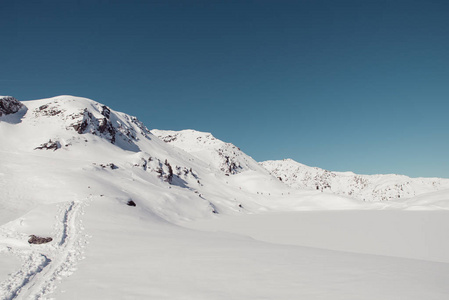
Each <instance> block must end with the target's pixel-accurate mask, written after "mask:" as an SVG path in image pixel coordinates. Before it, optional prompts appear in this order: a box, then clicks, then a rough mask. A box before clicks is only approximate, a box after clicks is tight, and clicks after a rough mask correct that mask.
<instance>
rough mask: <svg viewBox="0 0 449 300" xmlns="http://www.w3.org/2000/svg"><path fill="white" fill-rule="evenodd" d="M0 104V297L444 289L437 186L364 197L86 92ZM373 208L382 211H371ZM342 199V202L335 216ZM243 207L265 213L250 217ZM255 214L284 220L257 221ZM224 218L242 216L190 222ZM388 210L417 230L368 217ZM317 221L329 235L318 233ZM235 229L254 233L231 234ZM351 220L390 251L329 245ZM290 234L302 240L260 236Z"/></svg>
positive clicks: (358, 294) (370, 295) (412, 294)
mask: <svg viewBox="0 0 449 300" xmlns="http://www.w3.org/2000/svg"><path fill="white" fill-rule="evenodd" d="M0 112H1V115H0V138H1V141H2V142H1V143H0V191H1V193H0V299H8V300H9V299H48V298H52V299H99V298H106V299H124V298H128V299H151V298H154V299H211V300H215V299H261V298H265V299H301V298H307V299H323V297H324V298H328V295H329V293H331V294H332V297H333V298H334V299H388V298H400V297H405V298H407V299H430V298H431V297H433V299H438V298H439V299H444V297H445V296H446V295H447V293H448V292H449V290H448V289H447V285H446V284H445V281H444V279H445V278H447V276H448V275H449V268H448V266H447V262H448V261H449V258H448V257H447V253H449V251H447V250H448V248H449V246H447V245H446V243H445V242H444V241H445V240H446V239H444V238H443V237H445V234H446V232H445V231H444V230H443V229H444V228H446V226H445V225H446V223H445V222H446V221H444V220H447V219H448V218H447V217H446V216H447V215H446V212H445V210H444V209H445V208H447V203H448V200H447V199H448V195H449V193H447V192H446V191H444V190H441V191H437V192H434V193H430V194H423V195H420V196H419V197H416V198H413V199H410V200H404V199H402V198H401V199H400V200H395V201H389V202H383V203H379V202H373V203H369V202H363V201H360V200H357V199H352V198H350V197H348V196H346V195H335V194H332V193H323V192H321V191H320V190H316V188H312V189H297V188H293V187H290V186H288V185H287V184H286V182H285V181H284V182H283V181H281V180H279V179H278V178H276V177H275V176H273V175H272V174H270V172H268V171H267V170H266V169H265V168H264V167H263V166H261V165H259V164H258V163H257V162H255V161H254V160H253V159H252V158H251V157H249V156H248V155H246V154H245V153H243V152H242V151H241V150H240V149H239V148H238V147H236V146H234V145H232V144H229V143H225V142H222V141H220V140H218V139H216V138H214V137H213V136H212V135H211V134H209V133H202V132H196V131H192V130H186V131H181V132H172V131H161V130H152V131H150V130H149V129H148V128H147V127H146V126H145V125H144V124H142V123H141V122H140V121H139V120H138V119H137V118H135V117H133V116H130V115H127V114H125V113H121V112H117V111H114V110H113V109H112V108H110V107H108V106H106V105H104V104H101V103H98V102H95V101H93V100H90V99H86V98H80V97H74V96H58V97H53V98H48V99H40V100H32V101H18V100H17V99H15V98H13V97H9V96H2V97H0ZM429 190H430V189H429ZM387 209H388V210H390V211H391V212H392V215H390V219H388V220H391V221H388V220H387V221H385V219H384V218H383V216H384V215H383V214H381V213H382V212H383V211H384V210H387ZM342 210H347V211H351V212H353V213H354V214H349V215H350V217H349V218H344V220H343V221H338V222H337V223H336V222H335V220H337V219H338V218H339V217H338V216H340V212H341V211H342ZM409 210H415V211H418V214H417V215H415V214H414V215H413V216H411V215H409V214H408V212H409ZM423 210H430V211H427V212H426V214H425V215H424V216H426V218H424V219H423V220H425V222H424V221H422V218H421V216H423V212H422V211H423ZM361 211H370V212H372V213H373V214H370V215H369V217H370V218H372V219H371V220H373V221H372V222H371V223H370V224H373V227H366V226H367V224H366V223H364V222H360V221H359V220H360V218H361V217H360V215H359V214H360V213H361ZM399 211H400V212H401V213H398V212H399ZM251 216H258V217H260V218H262V219H261V224H265V225H264V226H259V225H256V226H254V225H251V223H250V221H251ZM269 216H274V218H275V219H279V220H281V223H282V222H284V221H285V222H286V223H285V224H284V225H282V224H281V223H279V222H277V223H276V224H272V223H267V222H266V221H267V220H268V219H267V218H269ZM231 217H234V218H237V219H238V220H239V222H242V221H243V224H242V223H238V222H231V224H232V226H234V228H233V229H232V230H227V229H222V228H217V230H215V231H214V230H213V231H210V230H211V229H213V226H209V225H207V224H206V225H204V226H202V225H201V224H202V223H201V222H203V221H210V222H215V221H217V222H219V221H220V220H221V221H223V220H232V219H228V218H231ZM410 217H411V218H412V219H410ZM398 218H399V220H406V221H407V222H401V224H404V226H403V227H401V228H399V229H398V230H399V231H398V234H400V236H401V237H402V236H408V235H410V230H409V228H410V227H409V226H408V225H409V224H414V225H415V226H417V225H418V226H419V228H420V232H422V234H416V235H411V237H410V238H408V239H407V240H406V241H404V242H403V241H402V240H400V239H398V238H396V236H394V235H388V236H387V238H388V239H386V238H385V234H383V228H386V227H387V228H391V227H394V228H397V226H390V225H392V222H393V221H394V222H396V221H397V220H398ZM237 219H236V220H237ZM310 219H313V220H315V221H314V223H313V222H312V221H310V222H309V221H307V220H310ZM429 219H430V220H432V221H433V223H432V222H428V220H429ZM301 222H302V223H301ZM377 223H379V224H380V223H382V224H383V226H384V227H382V226H374V225H375V224H377ZM429 223H432V225H431V226H430V225H429ZM214 224H219V223H214ZM236 224H242V225H236ZM268 224H269V225H268ZM329 224H332V226H331V227H332V228H333V231H332V232H331V234H327V233H326V232H327V231H324V233H323V234H322V233H319V232H321V231H320V228H327V227H329ZM353 224H358V226H352V225H353ZM416 224H417V225H416ZM196 226H197V227H198V228H195V227H196ZM251 228H256V229H257V228H259V230H258V233H259V234H261V235H263V237H259V236H257V235H254V236H253V235H251V234H249V233H248V234H247V233H246V232H247V231H248V229H251ZM339 228H342V231H340V232H335V231H336V230H337V231H338V230H339ZM363 228H365V230H366V231H369V232H371V233H372V236H374V237H375V240H373V241H372V242H373V243H374V244H376V245H384V244H386V245H392V247H385V248H380V247H379V249H376V248H375V247H374V248H370V249H367V247H357V245H356V244H357V243H352V244H351V243H348V244H346V245H344V246H345V247H340V246H341V245H337V246H338V247H337V246H335V245H334V244H332V243H331V242H332V240H333V239H334V240H335V237H347V236H351V235H352V234H359V235H360V234H361V233H360V232H358V233H357V232H355V230H362V229H363ZM208 231H209V232H208ZM297 233H298V234H301V235H302V236H306V237H308V238H309V240H308V242H310V244H307V243H305V244H303V243H302V242H301V241H300V242H297V241H296V240H297V239H295V238H289V239H288V241H287V242H278V240H276V238H275V239H274V240H273V237H282V236H283V235H285V234H291V235H296V234H297ZM373 233H375V234H373ZM343 240H344V238H343ZM424 241H425V242H424ZM36 242H39V243H40V242H43V243H42V244H35V243H36ZM314 243H315V244H314ZM395 243H396V244H395ZM404 245H406V246H407V247H405V246H404ZM435 245H439V246H438V247H436V246H435ZM400 246H402V247H400ZM428 246H429V247H432V248H431V249H428V248H426V247H428ZM313 247H317V248H313ZM318 248H322V249H318ZM393 248H394V249H396V250H397V251H396V252H394V251H392V250H390V249H393ZM398 249H400V250H401V251H399V250H398ZM337 250H338V251H337ZM412 250H413V251H412ZM342 251H345V252H342ZM410 258H413V259H410ZM323 262H325V263H324V264H323ZM359 278H363V280H359ZM440 281H441V284H439V285H438V284H436V283H435V282H437V283H438V282H440ZM366 282H367V283H369V284H366ZM429 297H430V298H429Z"/></svg>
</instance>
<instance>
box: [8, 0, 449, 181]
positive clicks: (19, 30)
mask: <svg viewBox="0 0 449 300" xmlns="http://www.w3.org/2000/svg"><path fill="white" fill-rule="evenodd" d="M0 11H2V17H1V18H0V37H1V47H0V68H1V74H0V94H3V95H5V94H6V95H12V96H15V97H16V98H18V99H19V100H30V99H39V98H45V97H51V96H56V95H62V94H69V95H76V96H83V97H87V98H91V99H94V100H96V101H99V102H101V103H104V104H106V105H108V106H110V107H111V108H113V109H115V110H119V111H123V112H126V113H128V114H131V115H135V116H137V117H138V118H139V119H140V120H142V121H143V122H144V123H145V124H146V125H147V126H148V127H149V128H159V129H173V130H181V129H196V130H200V131H207V132H212V133H213V134H214V135H215V136H216V137H217V138H220V139H222V140H225V141H228V142H232V143H234V144H236V145H237V146H239V147H240V148H241V149H242V150H243V151H245V152H246V153H247V154H249V155H251V156H252V157H253V158H254V159H256V160H258V161H262V160H268V159H282V158H292V159H294V160H296V161H299V162H302V163H304V164H307V165H311V166H318V167H322V168H326V169H330V170H336V171H347V170H351V171H354V172H356V173H363V174H374V173H398V174H406V175H409V176H414V177H417V176H427V177H434V176H437V177H447V178H449V155H448V154H449V133H448V131H449V97H448V96H449V2H448V1H413V0H410V1H394V0H390V1H319V0H317V1H212V0H209V1H105V0H103V1H96V0H89V1H0Z"/></svg>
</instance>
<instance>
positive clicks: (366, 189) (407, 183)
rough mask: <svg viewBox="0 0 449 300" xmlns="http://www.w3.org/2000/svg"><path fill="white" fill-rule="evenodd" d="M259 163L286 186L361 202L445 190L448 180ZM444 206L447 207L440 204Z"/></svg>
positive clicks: (293, 163) (290, 162) (288, 161)
mask: <svg viewBox="0 0 449 300" xmlns="http://www.w3.org/2000/svg"><path fill="white" fill-rule="evenodd" d="M261 165H262V166H263V167H264V168H266V169H267V170H268V171H270V172H271V174H273V176H275V177H277V178H278V179H279V180H281V181H282V182H284V183H285V184H287V185H288V186H290V187H293V188H297V189H313V190H318V191H321V192H325V193H333V194H337V195H344V196H349V197H352V198H355V199H359V200H363V201H388V200H397V199H407V198H412V197H414V196H418V195H422V194H425V193H430V192H434V191H438V190H444V189H449V179H442V178H410V177H407V176H404V175H395V174H389V175H357V174H354V173H352V172H331V171H327V170H324V169H320V168H316V167H309V166H306V165H303V164H300V163H298V162H296V161H294V160H291V159H284V160H269V161H264V162H262V163H261ZM444 206H445V207H446V208H449V207H448V206H447V205H446V204H444Z"/></svg>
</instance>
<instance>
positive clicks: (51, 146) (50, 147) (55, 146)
mask: <svg viewBox="0 0 449 300" xmlns="http://www.w3.org/2000/svg"><path fill="white" fill-rule="evenodd" d="M59 148H61V143H59V142H58V141H55V142H52V140H49V141H48V142H46V143H44V144H41V145H40V146H39V147H36V148H34V150H44V149H45V150H53V151H56V150H58V149H59Z"/></svg>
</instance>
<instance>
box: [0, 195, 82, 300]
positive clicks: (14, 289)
mask: <svg viewBox="0 0 449 300" xmlns="http://www.w3.org/2000/svg"><path fill="white" fill-rule="evenodd" d="M86 204H87V201H84V202H77V201H72V202H70V203H68V204H65V205H61V208H60V210H59V213H58V215H57V216H56V220H57V221H56V223H55V232H57V234H55V238H54V239H53V241H52V242H50V243H49V244H43V245H29V247H24V246H23V242H22V245H20V243H14V242H12V243H10V245H7V246H5V247H3V248H0V252H3V251H7V252H9V253H11V254H13V255H16V256H18V257H19V258H20V259H21V260H22V261H23V263H22V267H21V268H20V270H18V271H17V272H15V273H14V274H12V275H11V276H10V277H9V278H8V279H7V280H5V281H4V282H2V283H1V284H0V299H1V300H13V299H46V298H47V296H48V295H49V294H51V293H52V292H53V291H54V290H55V288H56V284H57V283H58V282H59V281H61V280H62V278H63V277H67V276H69V275H71V274H72V273H73V272H74V271H75V270H76V268H75V265H76V263H77V262H78V261H79V260H80V259H82V255H83V252H84V251H83V248H84V247H85V245H86V244H87V239H86V237H87V235H83V234H82V230H83V229H84V228H83V227H82V220H80V215H82V214H84V207H85V206H86ZM0 229H2V228H0ZM4 235H6V236H7V237H8V238H9V239H4V241H6V242H8V241H10V240H11V239H10V237H11V235H12V237H13V238H15V239H16V240H22V241H23V239H26V238H27V236H26V235H25V234H18V233H14V232H12V231H9V232H6V234H3V232H0V238H1V237H3V236H4ZM58 235H59V242H57V240H58ZM0 242H1V239H0ZM0 247H1V245H0Z"/></svg>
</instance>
